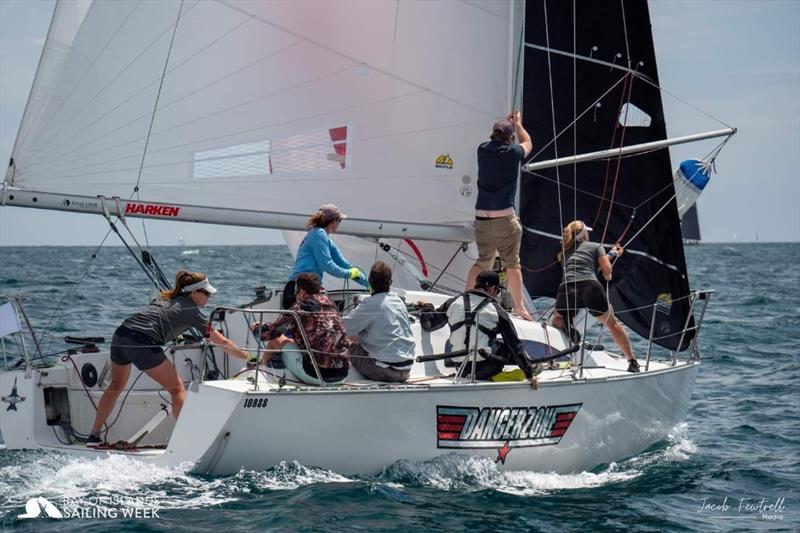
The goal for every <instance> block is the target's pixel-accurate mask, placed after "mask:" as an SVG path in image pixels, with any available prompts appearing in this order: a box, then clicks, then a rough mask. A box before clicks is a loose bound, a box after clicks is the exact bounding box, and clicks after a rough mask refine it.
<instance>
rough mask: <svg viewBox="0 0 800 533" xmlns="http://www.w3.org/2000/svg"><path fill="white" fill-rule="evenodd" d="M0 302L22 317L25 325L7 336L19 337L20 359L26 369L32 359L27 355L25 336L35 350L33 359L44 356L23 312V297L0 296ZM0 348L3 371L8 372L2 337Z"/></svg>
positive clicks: (26, 315)
mask: <svg viewBox="0 0 800 533" xmlns="http://www.w3.org/2000/svg"><path fill="white" fill-rule="evenodd" d="M2 300H5V301H6V302H8V303H10V304H11V307H12V308H13V309H14V312H15V313H18V314H19V315H22V319H23V321H24V323H25V326H24V327H23V326H22V324H20V329H19V330H18V331H15V332H12V333H9V335H19V339H20V347H21V348H22V357H23V360H24V361H25V368H26V369H27V368H28V367H29V366H30V364H31V362H32V358H31V356H30V354H29V353H28V346H27V344H26V343H25V336H26V335H27V336H29V337H30V338H31V340H32V341H33V345H34V347H35V348H36V356H35V357H34V358H33V359H36V358H44V354H43V353H42V347H41V345H40V343H39V339H38V337H36V332H35V331H34V329H33V324H31V321H30V319H29V318H28V314H27V313H26V312H25V306H24V305H23V303H22V302H23V300H24V297H23V296H22V295H19V294H0V302H2ZM19 315H18V316H17V321H19ZM0 348H1V349H2V352H3V370H8V353H7V351H6V343H5V341H4V340H3V338H2V337H0Z"/></svg>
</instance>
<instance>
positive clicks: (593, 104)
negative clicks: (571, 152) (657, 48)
mask: <svg viewBox="0 0 800 533" xmlns="http://www.w3.org/2000/svg"><path fill="white" fill-rule="evenodd" d="M627 79H628V74H625V75H624V76H622V77H621V78H620V79H618V80H617V81H616V82H615V83H614V84H613V85H612V86H611V87H609V88H608V90H606V92H604V93H603V94H601V95H600V96H599V97H598V98H597V99H596V100H595V101H594V102H592V103H591V104H589V106H588V107H587V108H586V109H584V110H583V111H582V112H581V114H580V115H578V116H577V118H576V119H575V120H574V121H572V123H571V124H568V125H567V126H565V127H564V128H563V129H562V130H561V131H560V132H559V133H558V135H556V136H555V137H553V138H552V139H551V140H550V141H549V142H548V143H547V144H545V145H544V146H542V147H541V148H540V149H539V151H538V152H536V153H535V154H533V155H532V156H530V157H528V158H526V160H527V161H533V160H534V159H536V158H537V157H539V156H540V155H541V154H542V152H544V151H545V150H546V149H547V148H548V147H549V146H550V145H551V144H553V143H555V142H556V140H557V139H558V138H559V137H561V135H563V134H564V133H566V131H567V130H568V129H570V128H571V127H572V126H574V125H575V124H576V123H577V121H579V120H580V119H582V118H583V116H584V115H586V114H587V113H588V112H589V111H591V110H592V109H594V106H595V105H597V104H598V103H599V102H600V100H602V99H603V98H605V97H606V96H608V94H609V93H610V92H611V91H613V90H614V89H616V88H617V85H619V84H620V83H622V82H623V81H625V80H627Z"/></svg>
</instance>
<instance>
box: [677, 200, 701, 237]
mask: <svg viewBox="0 0 800 533" xmlns="http://www.w3.org/2000/svg"><path fill="white" fill-rule="evenodd" d="M681 234H682V235H683V244H684V245H693V244H700V241H701V237H700V219H699V216H698V214H697V206H696V205H693V206H692V207H691V208H690V209H689V210H688V211H687V212H686V214H685V215H683V218H682V219H681Z"/></svg>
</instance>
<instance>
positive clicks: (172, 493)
mask: <svg viewBox="0 0 800 533" xmlns="http://www.w3.org/2000/svg"><path fill="white" fill-rule="evenodd" d="M696 451H697V448H696V446H695V445H694V443H693V442H692V441H691V440H690V439H689V438H688V434H687V428H686V425H685V424H682V425H681V426H678V427H677V428H675V430H674V431H673V433H672V434H671V435H670V436H669V437H668V439H667V441H666V442H663V443H661V445H660V446H656V447H653V448H651V449H650V450H648V451H646V452H644V453H641V454H639V455H637V456H635V457H632V458H630V459H627V460H625V461H621V462H619V463H611V464H609V465H606V466H604V467H600V468H598V469H596V470H595V471H591V472H579V473H574V474H557V473H553V472H551V473H539V472H526V471H515V472H506V471H503V470H501V469H499V468H498V465H497V464H495V462H494V460H492V459H490V458H485V457H474V456H468V455H461V454H455V453H453V454H447V455H442V456H440V457H437V458H436V459H433V460H430V461H408V460H402V461H398V462H396V463H394V464H392V465H390V466H388V467H386V468H385V469H384V471H383V472H382V473H381V474H380V475H378V476H365V477H345V476H343V475H340V474H338V473H336V472H332V471H330V470H325V469H322V468H316V467H310V466H305V465H302V464H300V463H298V462H296V461H287V462H281V463H280V464H278V465H277V466H275V467H273V468H270V469H268V470H263V471H257V472H256V471H248V470H241V471H239V472H238V473H236V474H234V475H232V476H225V477H215V476H201V475H197V474H194V473H192V472H191V471H190V465H188V464H186V465H181V466H179V467H171V468H170V467H159V466H155V465H152V464H149V463H145V462H142V461H139V460H137V459H133V458H130V457H126V456H122V455H111V456H108V457H104V458H98V459H86V458H79V457H74V456H68V455H64V454H60V453H51V452H42V451H16V450H13V451H12V450H7V449H5V447H4V446H3V445H0V494H3V495H4V496H6V497H5V498H4V499H3V501H0V521H3V520H6V519H9V518H13V517H15V516H16V515H18V514H19V513H21V512H22V510H23V509H24V507H25V504H26V502H27V501H28V499H30V498H35V497H40V496H41V497H45V498H47V499H49V500H50V501H52V502H53V503H54V504H55V505H56V506H58V502H61V501H63V500H64V499H65V498H69V499H80V498H82V499H85V500H87V501H89V502H90V504H91V505H93V506H96V507H103V503H102V502H101V501H98V499H99V497H101V496H102V497H114V496H124V497H126V498H137V497H138V498H150V499H155V500H157V501H158V506H159V507H160V508H162V509H194V508H201V507H208V506H215V505H222V504H225V503H229V502H236V501H241V500H245V499H249V498H252V497H254V496H258V495H263V494H268V493H270V492H273V491H291V490H297V489H300V488H302V487H306V486H309V485H325V484H331V483H352V484H353V486H354V488H357V490H363V488H364V486H366V487H367V489H368V491H369V493H371V494H373V495H375V496H383V497H389V498H391V499H394V500H396V501H399V502H403V501H406V500H408V499H409V497H408V496H407V495H406V494H405V489H411V488H431V489H436V490H441V491H452V492H475V491H480V490H494V491H497V492H502V493H506V494H511V495H516V496H535V495H542V494H549V493H553V492H557V491H571V490H580V489H591V488H597V487H604V486H608V485H616V484H621V483H625V482H628V481H630V480H633V479H636V478H639V477H640V476H645V475H647V473H648V471H651V470H653V469H655V468H658V467H661V466H664V465H667V464H672V463H680V462H685V461H688V460H690V459H691V457H692V455H693V454H694V453H695V452H696Z"/></svg>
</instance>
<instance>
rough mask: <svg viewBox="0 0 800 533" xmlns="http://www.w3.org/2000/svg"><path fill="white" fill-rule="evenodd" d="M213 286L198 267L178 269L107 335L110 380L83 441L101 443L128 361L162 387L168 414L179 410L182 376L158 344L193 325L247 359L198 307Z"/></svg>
mask: <svg viewBox="0 0 800 533" xmlns="http://www.w3.org/2000/svg"><path fill="white" fill-rule="evenodd" d="M215 292H217V289H215V288H214V287H213V286H212V285H211V283H210V282H209V281H208V277H206V275H205V274H203V273H201V272H187V271H185V270H179V271H178V273H177V274H176V276H175V287H174V288H173V289H172V290H168V291H162V292H161V294H160V295H159V297H158V298H156V299H155V300H153V301H152V302H150V303H149V304H148V305H147V306H146V307H145V308H144V309H142V310H141V311H139V312H138V313H136V314H134V315H132V316H130V317H128V318H126V319H125V320H124V321H123V322H122V325H121V326H120V327H118V328H117V330H116V331H115V332H114V337H113V338H112V339H111V383H110V384H109V385H108V388H106V390H105V392H103V396H102V397H101V398H100V402H99V404H98V405H97V414H96V416H95V420H94V425H93V426H92V431H91V433H90V435H89V439H88V441H87V443H86V444H87V446H98V445H101V444H102V440H101V439H100V432H101V429H102V427H103V425H104V424H105V422H106V419H108V416H109V415H110V414H111V411H112V410H113V409H114V405H115V403H116V401H117V397H119V395H120V393H121V392H122V390H123V388H124V387H125V385H126V384H127V383H128V378H129V377H130V374H131V363H133V364H134V365H136V368H138V369H139V370H141V371H142V372H144V373H146V374H147V375H148V376H150V377H151V378H152V379H153V380H154V381H156V382H158V383H159V384H160V385H161V386H162V387H164V388H165V389H166V390H167V391H168V392H169V393H170V396H171V403H172V414H173V416H175V418H178V415H179V414H180V412H181V407H182V406H183V402H184V400H185V398H186V392H185V391H184V388H183V382H182V381H181V379H180V378H179V377H178V373H177V372H176V371H175V367H174V366H173V364H172V363H171V362H170V361H169V360H168V359H167V357H166V356H165V355H164V350H163V349H162V346H163V345H164V344H166V343H167V342H169V341H171V340H173V339H175V338H176V337H178V336H179V335H181V334H182V333H183V332H185V331H187V330H188V329H190V328H194V329H196V330H197V331H199V332H202V333H203V334H208V336H209V339H210V340H211V342H212V343H213V344H214V345H216V346H219V347H221V348H222V350H223V351H224V352H225V353H228V354H231V355H235V356H237V357H241V358H242V359H247V358H248V356H249V355H250V354H249V352H247V351H246V350H242V349H241V348H239V347H238V346H236V344H235V343H234V342H233V341H231V340H230V339H228V338H226V337H225V336H224V335H222V334H221V333H220V332H218V331H217V330H215V329H214V328H209V327H208V326H209V322H208V319H207V318H206V316H205V315H204V314H203V313H202V311H200V308H202V307H203V306H205V305H206V304H207V303H208V299H209V298H210V297H211V295H212V294H214V293H215Z"/></svg>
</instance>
